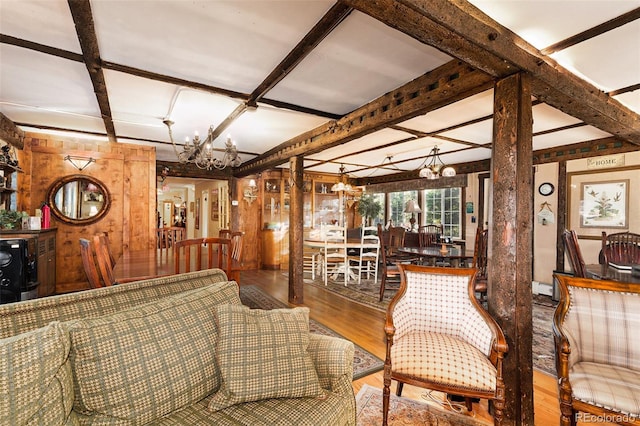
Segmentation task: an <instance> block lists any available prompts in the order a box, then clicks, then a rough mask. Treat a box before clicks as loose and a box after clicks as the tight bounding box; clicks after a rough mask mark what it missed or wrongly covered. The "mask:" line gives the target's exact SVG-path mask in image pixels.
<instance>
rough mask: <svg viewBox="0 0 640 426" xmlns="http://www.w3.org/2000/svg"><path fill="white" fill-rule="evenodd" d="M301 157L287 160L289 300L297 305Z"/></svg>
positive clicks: (300, 271)
mask: <svg viewBox="0 0 640 426" xmlns="http://www.w3.org/2000/svg"><path fill="white" fill-rule="evenodd" d="M303 165H304V162H303V157H301V156H295V157H291V159H290V160H289V170H290V175H289V176H290V178H289V179H291V181H290V183H291V185H290V187H291V189H290V191H291V193H290V197H291V199H290V202H291V206H290V208H289V302H290V303H294V304H296V305H299V304H301V303H302V302H303V300H304V294H303V288H304V279H303V273H304V271H303V263H304V254H303V251H304V250H303V249H304V215H303V213H304V192H303V188H304V183H303V181H304V176H303Z"/></svg>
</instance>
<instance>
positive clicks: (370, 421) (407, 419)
mask: <svg viewBox="0 0 640 426" xmlns="http://www.w3.org/2000/svg"><path fill="white" fill-rule="evenodd" d="M356 416H357V425H358V426H379V425H381V424H382V390H381V389H377V388H374V387H372V386H369V385H367V384H364V385H363V386H362V388H361V389H360V392H358V395H356ZM388 421H389V425H390V426H400V425H403V426H407V425H416V426H417V425H420V426H435V425H437V426H467V425H468V426H478V425H489V424H491V423H487V422H484V421H481V420H478V419H474V418H473V417H470V416H467V415H463V414H458V413H454V412H450V411H445V410H444V409H440V408H438V407H435V406H433V405H429V404H427V403H424V402H419V401H416V400H413V399H409V398H404V397H398V396H395V395H394V393H393V392H392V393H391V400H390V403H389V417H388Z"/></svg>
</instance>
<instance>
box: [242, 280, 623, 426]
mask: <svg viewBox="0 0 640 426" xmlns="http://www.w3.org/2000/svg"><path fill="white" fill-rule="evenodd" d="M240 282H241V285H255V286H258V287H260V288H262V289H263V290H264V291H265V292H266V293H268V294H270V295H271V296H273V297H275V298H276V299H278V300H279V301H281V302H283V303H285V304H288V302H287V300H288V289H289V283H288V278H287V275H286V272H285V271H278V270H276V271H272V270H251V271H242V273H241V280H240ZM290 306H293V305H290ZM302 306H307V307H309V309H310V316H311V318H313V319H314V320H316V321H318V322H319V323H321V324H323V325H325V326H327V327H329V328H331V329H332V330H334V331H335V332H337V333H340V334H341V335H343V336H344V337H345V338H347V339H349V340H351V341H352V342H354V343H356V344H358V345H360V346H361V347H362V348H364V349H366V350H367V351H369V352H371V353H372V354H374V355H376V356H377V357H379V358H380V359H384V356H385V336H384V320H385V314H384V313H383V312H380V311H377V310H375V309H372V308H370V307H368V306H365V305H362V304H359V303H356V302H353V301H350V300H348V299H345V298H344V297H340V296H337V295H335V294H334V293H331V292H330V291H328V290H325V289H323V288H320V287H316V286H311V285H306V286H305V287H304V303H303V305H302ZM382 380H383V375H382V371H379V372H377V373H374V374H370V375H368V376H365V377H363V378H361V379H358V380H356V381H354V382H353V389H354V392H355V393H358V391H359V390H360V389H361V388H362V386H363V385H364V384H368V385H369V386H373V387H376V388H382V386H383V384H382ZM392 392H395V383H394V384H393V385H392ZM435 395H436V397H439V398H440V399H441V400H444V395H442V394H439V393H436V394H435ZM402 396H404V397H407V398H412V399H416V400H418V401H422V402H429V403H432V402H430V401H427V400H426V399H425V397H424V396H425V390H424V389H422V388H418V387H414V386H410V385H405V387H404V391H403V393H402ZM533 397H534V412H535V425H536V426H554V425H558V424H559V417H560V409H559V406H558V392H557V387H556V379H555V378H554V377H553V376H550V375H549V374H546V373H544V372H541V371H538V370H534V373H533ZM432 404H433V403H432ZM434 405H435V404H434ZM474 414H475V416H476V417H477V418H478V419H482V420H486V421H489V422H490V421H491V415H490V414H489V412H488V410H487V404H486V402H485V401H482V402H481V403H480V404H474ZM578 425H579V426H587V425H589V426H612V425H613V424H612V423H593V422H591V423H581V422H578Z"/></svg>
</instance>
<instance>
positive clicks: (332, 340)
mask: <svg viewBox="0 0 640 426" xmlns="http://www.w3.org/2000/svg"><path fill="white" fill-rule="evenodd" d="M308 352H309V355H310V356H311V359H312V360H313V363H314V365H315V367H316V371H317V373H318V378H319V379H320V385H321V386H322V387H323V388H325V389H331V390H332V391H334V392H339V393H342V392H344V391H345V389H346V388H345V383H346V384H347V385H348V389H346V390H348V391H350V392H352V393H353V388H352V386H351V380H352V378H353V353H354V347H353V343H351V342H350V341H348V340H345V339H341V338H338V337H331V336H322V335H319V334H311V336H310V340H309V348H308Z"/></svg>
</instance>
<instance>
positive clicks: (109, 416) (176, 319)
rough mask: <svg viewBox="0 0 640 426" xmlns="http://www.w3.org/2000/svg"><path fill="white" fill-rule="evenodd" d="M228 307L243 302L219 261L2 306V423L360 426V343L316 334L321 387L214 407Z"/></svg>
mask: <svg viewBox="0 0 640 426" xmlns="http://www.w3.org/2000/svg"><path fill="white" fill-rule="evenodd" d="M223 305H241V302H240V298H239V294H238V285H237V284H236V283H235V282H234V281H228V280H227V276H226V275H225V273H224V272H223V271H221V270H218V269H213V270H206V271H197V272H190V273H185V274H179V275H173V276H169V277H162V278H155V279H150V280H144V281H138V282H134V283H129V284H124V285H119V286H112V287H107V288H100V289H94V290H88V291H83V292H78V293H72V294H65V295H58V296H52V297H46V298H41V299H35V300H29V301H24V302H18V303H12V304H6V305H0V394H2V395H3V398H2V399H1V400H0V424H2V425H47V426H50V425H92V424H100V425H102V424H104V425H106V424H109V425H143V424H153V425H353V424H355V398H354V395H353V388H352V385H351V378H352V374H353V344H352V343H351V342H348V341H346V340H344V339H338V338H333V337H328V336H319V335H315V334H309V337H308V339H307V340H305V343H306V345H308V346H305V347H306V353H307V355H308V356H309V357H310V359H311V361H312V366H313V367H315V372H314V373H313V375H314V377H315V375H316V374H317V380H318V382H319V384H320V387H321V390H322V394H321V395H319V396H318V395H316V396H314V397H298V398H288V397H280V398H268V399H261V400H260V399H258V400H255V398H254V400H251V401H249V402H243V403H239V404H234V405H231V406H229V407H226V408H224V409H220V410H218V411H214V410H212V409H211V408H210V401H211V400H212V398H213V397H214V396H215V394H216V392H218V391H219V390H220V389H221V388H223V387H224V386H222V385H223V379H222V374H221V369H220V367H219V365H218V361H217V358H216V349H217V343H218V339H220V337H219V335H218V334H219V333H218V330H219V327H220V325H219V324H218V323H216V319H215V316H214V315H213V311H215V310H216V306H218V307H221V306H223ZM291 311H294V310H291ZM274 327H276V328H277V327H279V325H278V324H276V325H275V326H274ZM228 328H229V327H227V329H228ZM238 328H239V329H240V327H238ZM280 331H281V334H280V336H282V335H285V336H286V333H284V334H283V333H282V330H280ZM232 333H235V331H232ZM254 337H255V336H248V339H251V338H254ZM248 342H251V340H248ZM289 346H290V343H289V342H288V341H283V342H282V343H281V344H278V345H277V347H276V348H275V350H276V352H278V351H279V349H282V350H281V351H280V352H279V353H277V354H276V356H282V354H283V353H284V354H285V356H286V353H287V350H289ZM227 358H229V354H227ZM231 358H233V354H231ZM254 370H255V369H254ZM269 373H271V374H273V373H274V372H267V371H265V372H264V375H265V376H266V375H268V374H269ZM276 373H277V372H276ZM256 379H260V378H256V377H247V378H245V380H246V383H243V387H251V386H253V384H254V383H255V386H261V385H260V384H259V383H260V380H257V381H256ZM251 391H252V392H253V394H254V395H255V393H256V389H255V388H254V389H252V390H251ZM218 393H219V392H218ZM7 395H8V396H9V397H8V398H7V397H6V396H7Z"/></svg>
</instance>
